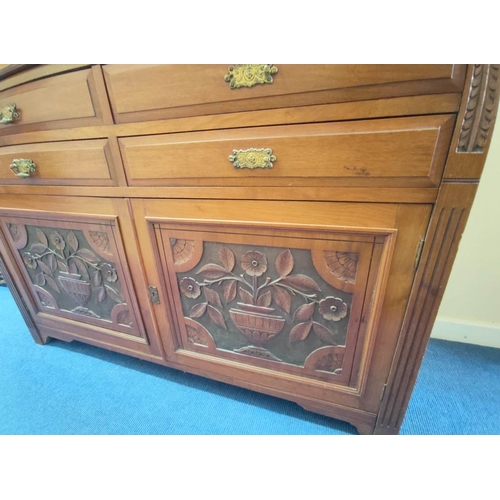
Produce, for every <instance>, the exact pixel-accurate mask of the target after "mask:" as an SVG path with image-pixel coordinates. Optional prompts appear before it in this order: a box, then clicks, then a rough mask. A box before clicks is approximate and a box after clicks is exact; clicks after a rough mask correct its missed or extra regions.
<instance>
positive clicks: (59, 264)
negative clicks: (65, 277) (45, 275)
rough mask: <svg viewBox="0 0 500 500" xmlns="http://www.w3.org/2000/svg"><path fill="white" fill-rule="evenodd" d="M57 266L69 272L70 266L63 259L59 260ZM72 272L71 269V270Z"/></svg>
mask: <svg viewBox="0 0 500 500" xmlns="http://www.w3.org/2000/svg"><path fill="white" fill-rule="evenodd" d="M57 266H58V267H59V269H60V270H61V271H63V272H65V273H67V272H68V266H67V264H66V262H63V261H62V260H58V261H57ZM69 272H71V271H69Z"/></svg>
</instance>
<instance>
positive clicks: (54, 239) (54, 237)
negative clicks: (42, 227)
mask: <svg viewBox="0 0 500 500" xmlns="http://www.w3.org/2000/svg"><path fill="white" fill-rule="evenodd" d="M49 240H50V242H51V243H52V244H53V245H54V246H55V247H56V248H57V249H58V250H64V247H65V246H66V242H65V241H64V238H63V237H62V236H61V235H60V234H59V233H58V232H57V231H52V232H51V233H50V234H49Z"/></svg>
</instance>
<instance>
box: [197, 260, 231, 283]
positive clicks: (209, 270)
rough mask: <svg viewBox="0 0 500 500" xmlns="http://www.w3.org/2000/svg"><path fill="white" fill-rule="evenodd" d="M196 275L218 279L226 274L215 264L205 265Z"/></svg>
mask: <svg viewBox="0 0 500 500" xmlns="http://www.w3.org/2000/svg"><path fill="white" fill-rule="evenodd" d="M196 274H201V275H202V276H203V277H204V278H209V279H218V278H222V277H223V276H225V275H226V274H227V271H226V270H225V269H224V268H223V267H221V266H218V265H217V264H207V265H206V266H203V267H202V268H201V269H200V270H199V271H198V272H197V273H196Z"/></svg>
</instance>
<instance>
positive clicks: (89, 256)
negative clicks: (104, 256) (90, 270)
mask: <svg viewBox="0 0 500 500" xmlns="http://www.w3.org/2000/svg"><path fill="white" fill-rule="evenodd" d="M76 253H77V254H78V255H79V256H80V257H82V258H83V259H85V260H87V261H88V262H92V264H97V263H98V262H99V259H98V258H97V257H96V256H95V254H94V252H91V251H90V250H89V249H87V248H82V249H80V250H78V251H77V252H76Z"/></svg>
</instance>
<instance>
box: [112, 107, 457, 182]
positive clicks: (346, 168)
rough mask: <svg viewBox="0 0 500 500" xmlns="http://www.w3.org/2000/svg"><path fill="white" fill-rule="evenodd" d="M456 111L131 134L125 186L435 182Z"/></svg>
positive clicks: (124, 145) (126, 143) (125, 152)
mask: <svg viewBox="0 0 500 500" xmlns="http://www.w3.org/2000/svg"><path fill="white" fill-rule="evenodd" d="M453 123H454V116H451V115H439V116H425V117H414V118H397V119H389V120H373V121H363V122H349V123H325V124H312V125H291V126H278V127H256V128H251V129H238V130H223V131H215V132H196V133H184V134H169V135H158V136H154V137H130V138H122V139H120V140H119V143H120V147H121V150H122V156H123V158H124V162H125V168H126V171H127V176H128V181H129V184H130V185H134V186H145V185H162V186H165V185H183V184H185V185H193V184H196V185H234V186H238V185H246V186H251V185H254V186H260V185H262V186H265V185H267V186H289V185H294V186H298V185H313V186H314V185H321V186H324V185H334V186H338V185H347V186H348V185H356V186H372V185H381V184H383V185H394V186H403V185H406V186H418V187H420V186H421V187H430V186H436V185H438V184H439V181H440V178H441V174H442V170H443V167H444V162H445V159H446V153H447V150H448V147H449V140H450V137H451V132H452V125H453Z"/></svg>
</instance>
